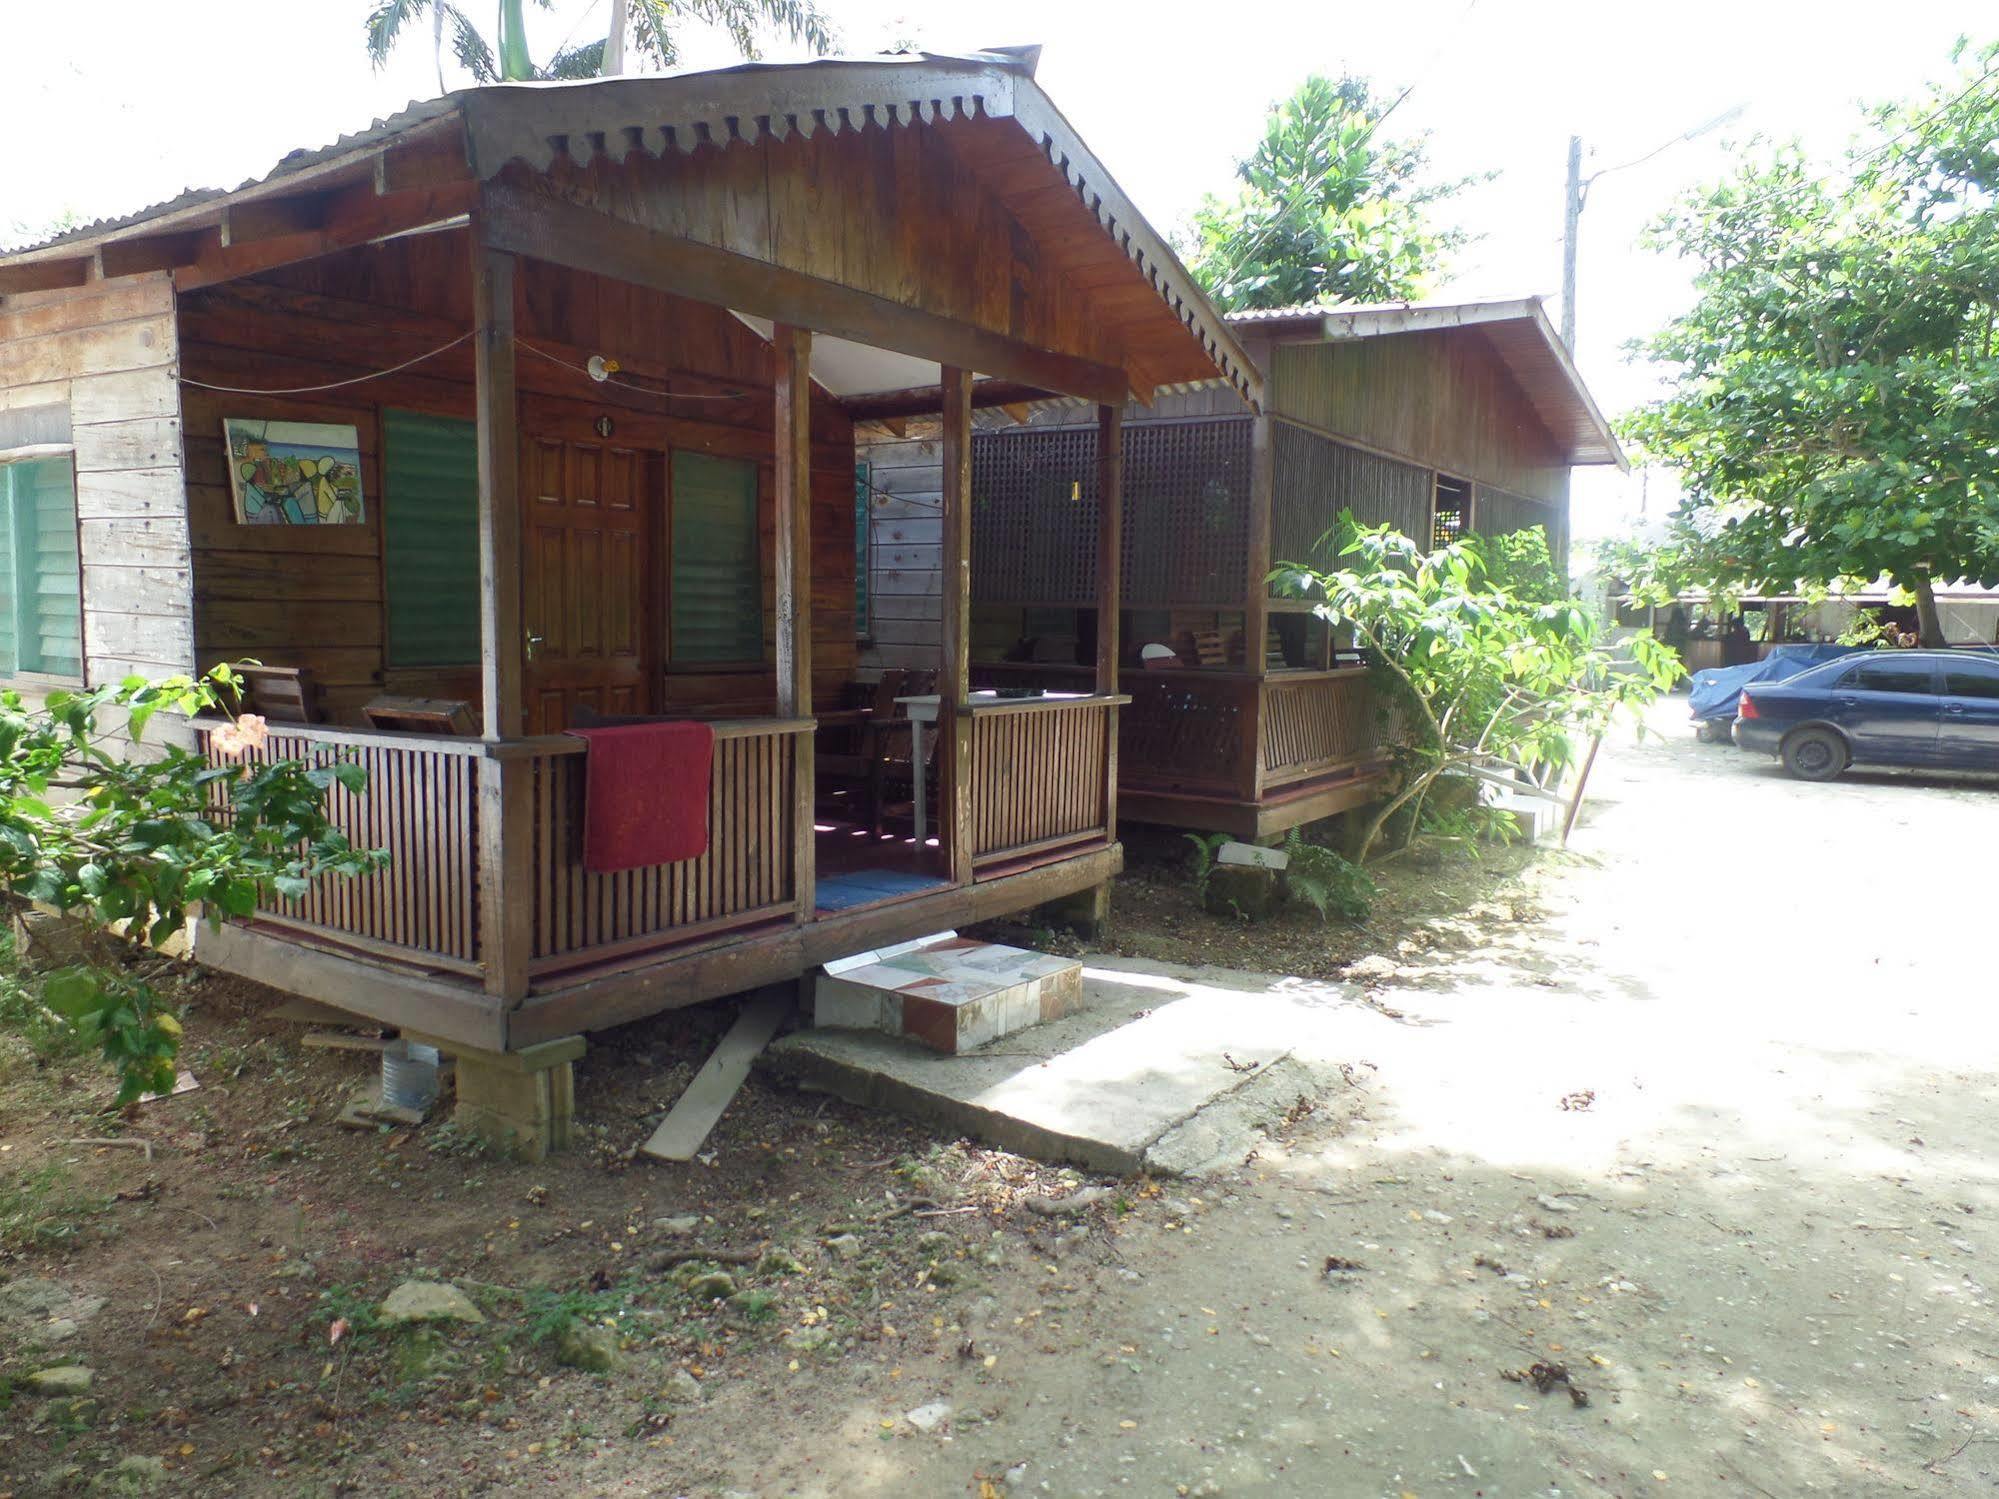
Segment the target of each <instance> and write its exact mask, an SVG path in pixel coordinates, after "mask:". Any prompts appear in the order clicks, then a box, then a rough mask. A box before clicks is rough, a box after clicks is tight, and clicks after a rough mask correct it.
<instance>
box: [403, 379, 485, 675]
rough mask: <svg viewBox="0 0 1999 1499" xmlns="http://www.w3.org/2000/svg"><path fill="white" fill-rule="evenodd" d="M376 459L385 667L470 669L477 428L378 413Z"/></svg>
mask: <svg viewBox="0 0 1999 1499" xmlns="http://www.w3.org/2000/svg"><path fill="white" fill-rule="evenodd" d="M382 454H383V489H384V491H385V500H386V502H385V503H384V505H383V506H382V526H383V546H384V549H385V552H386V556H385V559H384V561H385V565H386V577H387V587H388V595H389V639H388V662H389V665H391V666H464V665H468V664H470V663H474V662H477V661H478V659H479V448H478V428H477V426H476V424H474V423H472V422H468V421H461V420H459V419H458V418H456V417H448V416H423V415H420V414H418V413H416V412H414V411H387V412H384V413H383V415H382Z"/></svg>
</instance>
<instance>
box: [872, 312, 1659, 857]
mask: <svg viewBox="0 0 1999 1499" xmlns="http://www.w3.org/2000/svg"><path fill="white" fill-rule="evenodd" d="M1228 325H1229V328H1230V330H1231V331H1232V332H1233V333H1234V335H1235V336H1236V337H1237V338H1238V339H1240V340H1241V342H1242V344H1243V347H1244V348H1245V349H1246V350H1247V351H1248V352H1249V354H1250V356H1251V358H1252V359H1253V360H1255V362H1256V363H1257V364H1258V365H1259V366H1260V367H1261V368H1262V369H1263V371H1264V375H1265V401H1264V408H1263V410H1262V411H1260V412H1259V411H1257V410H1256V409H1255V408H1254V407H1253V406H1251V405H1250V404H1248V403H1246V402H1245V401H1244V399H1243V398H1242V396H1241V394H1240V393H1239V391H1237V390H1236V389H1233V388H1231V387H1230V386H1229V385H1228V384H1226V383H1225V382H1220V381H1212V380H1211V381H1207V382H1201V383H1196V384H1193V385H1190V386H1175V387H1172V388H1170V389H1168V390H1166V391H1164V392H1162V393H1161V394H1160V395H1159V396H1158V397H1157V398H1156V399H1155V401H1154V402H1153V404H1152V405H1151V406H1150V407H1140V406H1133V407H1130V408H1128V409H1127V411H1126V412H1125V422H1124V431H1123V436H1122V447H1121V453H1122V459H1123V499H1122V509H1123V517H1122V527H1123V529H1122V547H1123V558H1122V582H1123V587H1122V592H1121V601H1122V602H1121V609H1120V613H1119V615H1118V616H1117V617H1116V618H1115V620H1112V619H1111V616H1109V615H1107V614H1104V613H1103V612H1101V611H1100V610H1099V609H1098V608H1097V607H1096V605H1095V602H1094V596H1093V593H1092V586H1093V585H1092V573H1091V570H1090V568H1089V567H1088V566H1087V541H1088V538H1089V537H1091V536H1092V535H1094V534H1095V530H1096V527H1097V524H1098V513H1099V493H1100V491H1099V489H1098V487H1097V468H1096V465H1095V452H1096V442H1097V427H1096V425H1095V422H1094V420H1093V419H1092V418H1091V417H1090V413H1089V412H1088V411H1087V410H1086V409H1085V408H1083V407H1081V406H1079V405H1078V404H1077V403H1075V402H1073V401H1055V400H1050V401H1039V402H1036V401H1026V402H1025V404H1022V399H1024V398H1021V393H1018V392H1016V393H1015V395H1016V397H1017V398H1020V399H1017V400H1016V401H1015V402H1011V403H1008V405H1007V406H1006V407H1005V408H1003V409H1000V410H994V411H989V412H986V413H983V414H982V415H981V418H980V431H979V432H978V434H977V435H976V436H975V437H974V439H973V460H972V500H973V512H972V513H973V521H972V534H973V547H972V589H971V592H972V623H971V634H972V649H971V655H972V667H971V672H972V678H973V680H974V682H975V683H978V684H979V685H984V686H993V687H1001V686H1008V687H1013V686H1022V687H1043V688H1061V687H1068V688H1071V689H1073V688H1075V687H1076V686H1078V685H1080V684H1083V683H1086V682H1088V681H1090V680H1091V676H1090V672H1091V667H1090V666H1089V663H1091V662H1093V661H1095V660H1097V659H1100V658H1101V656H1102V654H1103V652H1104V650H1105V649H1106V648H1107V645H1106V640H1108V642H1109V646H1108V648H1109V649H1112V650H1114V651H1115V654H1116V657H1117V662H1118V666H1119V672H1120V676H1119V681H1120V690H1121V691H1122V692H1124V693H1125V694H1126V695H1128V696H1129V697H1130V699H1131V701H1130V703H1129V704H1128V705H1127V706H1125V707H1124V708H1123V709H1122V710H1121V712H1120V715H1119V721H1118V728H1119V740H1118V781H1119V804H1118V805H1119V811H1120V813H1121V815H1123V816H1124V817H1125V818H1126V819H1128V820H1132V821H1139V822H1157V823H1164V824H1168V825H1173V826H1179V827H1186V828H1201V829H1212V830H1216V831H1222V832H1228V833H1232V834H1235V835H1236V836H1238V837H1244V838H1261V837H1269V836H1272V835H1274V834H1278V833H1282V832H1284V831H1285V830H1286V829H1289V828H1292V827H1296V826H1299V825H1300V824H1303V823H1306V822H1311V821H1314V820H1316V819H1318V818H1322V817H1327V816H1331V815H1333V814H1335V813H1338V812H1340V811H1343V810H1345V809H1347V808H1349V807H1353V806H1356V805H1359V804H1360V803H1362V802H1364V801H1368V800H1371V799H1372V797H1373V795H1374V788H1375V785H1376V782H1377V779H1378V775H1377V753H1376V745H1375V735H1376V723H1375V718H1376V714H1375V712H1374V709H1373V706H1372V703H1371V702H1370V699H1369V696H1368V690H1367V674H1366V671H1365V669H1364V668H1363V667H1362V666H1360V664H1359V663H1358V661H1357V659H1356V658H1355V657H1353V656H1352V654H1351V653H1350V652H1347V651H1345V650H1343V649H1342V646H1343V644H1344V642H1341V641H1338V640H1336V638H1335V635H1334V632H1333V631H1332V630H1330V629H1329V628H1328V627H1327V626H1326V625H1325V623H1324V622H1322V621H1320V620H1318V619H1316V618H1314V617H1313V615H1312V613H1311V605H1310V603H1309V602H1308V601H1305V600H1301V599H1297V598H1287V597H1284V596H1283V590H1282V589H1281V588H1279V587H1273V586H1272V585H1271V584H1270V583H1269V582H1268V581H1267V580H1268V578H1269V574H1270V572H1271V568H1272V565H1273V564H1274V563H1281V562H1286V561H1292V562H1303V561H1314V562H1318V563H1320V564H1329V563H1330V562H1331V560H1332V559H1331V557H1330V556H1329V555H1328V552H1327V550H1326V548H1325V547H1324V545H1323V543H1324V539H1325V538H1326V537H1327V535H1328V533H1329V532H1330V530H1331V529H1332V527H1333V526H1334V523H1335V521H1336V520H1337V518H1338V516H1339V514H1340V512H1341V511H1343V510H1351V511H1352V512H1353V513H1354V515H1355V516H1356V517H1357V518H1358V519H1360V520H1361V521H1363V522H1365V523H1368V524H1373V525H1379V524H1384V523H1387V524H1393V525H1394V526H1395V527H1396V528H1398V529H1399V530H1401V531H1403V532H1405V533H1406V534H1408V535H1410V536H1412V537H1415V538H1418V539H1419V540H1428V541H1434V542H1436V543H1439V544H1441V543H1443V542H1446V541H1448V540H1450V539H1451V538H1452V537H1455V536H1457V535H1459V534H1463V533H1478V534H1484V535H1499V534H1502V533H1506V532H1511V531H1517V530H1522V529H1525V528H1527V527H1530V526H1539V527H1540V528H1541V529H1542V530H1543V531H1545V532H1546V533H1547V536H1548V539H1549V543H1550V546H1551V549H1552V550H1553V551H1554V553H1555V554H1556V557H1557V558H1558V560H1559V559H1562V558H1564V557H1565V555H1566V549H1567V539H1568V530H1569V522H1568V512H1569V470H1570V468H1571V467H1572V466H1574V465H1577V464H1616V465H1618V466H1619V467H1623V466H1624V463H1625V460H1624V455H1623V454H1622V452H1621V451H1620V450H1619V448H1618V445H1617V441H1616V439H1615V438H1614V437H1613V436H1612V434H1611V432H1610V429H1609V427H1608V426H1607V425H1606V424H1605V422H1604V419H1603V417H1602V414H1601V413H1600V412H1599V411H1598V410H1597V408H1596V404H1595V402H1594V401H1593V400H1592V399H1591V398H1590V394H1589V392H1588V391H1587V390H1586V389H1585V388H1584V386H1583V384H1582V381H1581V379H1580V377H1579V376H1578V375H1577V374H1576V370H1575V366H1574V365H1573V363H1571V361H1570V359H1569V356H1568V352H1567V350H1566V349H1564V348H1563V346H1562V344H1561V341H1560V339H1559V337H1558V336H1557V334H1556V332H1555V330H1554V328H1553V327H1552V326H1550V324H1549V322H1548V319H1547V316H1546V314H1545V313H1543V311H1542V310H1541V306H1540V303H1539V302H1538V301H1537V300H1533V299H1528V300H1522V301H1512V302H1482V303H1452V304H1436V305H1411V306H1395V307H1378V308H1370V307H1344V308H1306V309H1295V310H1287V311H1278V312H1256V313H1245V314H1240V315H1237V316H1232V317H1230V318H1229V319H1228ZM856 415H859V416H864V417H867V416H872V417H874V418H875V420H876V423H877V425H876V426H875V427H874V428H873V429H872V431H873V433H874V435H875V436H876V437H877V439H878V440H876V441H871V442H864V444H863V449H862V453H863V460H864V462H865V463H866V465H867V478H868V483H869V485H870V488H871V490H872V492H873V495H874V501H873V507H872V525H871V530H870V535H871V547H870V550H871V554H872V560H873V567H872V571H871V590H870V591H871V593H872V595H873V621H872V631H871V639H870V642H869V646H868V648H867V649H866V650H865V651H864V653H863V660H864V661H865V662H866V663H867V664H869V665H871V666H874V667H876V668H878V669H885V670H894V669H897V668H900V667H904V666H908V665H911V664H913V663H915V662H917V661H919V660H922V659H924V658H926V657H927V655H928V654H929V653H931V652H933V651H934V649H935V644H934V642H935V640H936V638H937V626H936V619H937V612H936V611H937V605H936V598H937V594H938V586H937V581H936V580H937V578H938V576H939V574H938V573H937V572H936V571H935V570H934V568H933V566H932V565H931V557H932V555H933V538H934V536H935V535H936V534H937V527H938V524H939V522H938V511H937V509H936V502H935V496H936V493H937V487H936V479H937V474H938V472H939V470H938V468H937V463H938V455H939V447H938V444H937V442H936V441H935V440H933V439H932V438H931V437H930V436H929V434H928V433H927V432H925V433H924V434H922V437H921V438H920V439H918V438H915V437H911V438H909V439H905V440H902V441H897V440H893V433H892V432H890V431H884V430H883V427H882V426H881V425H880V424H882V423H897V424H899V423H902V422H904V421H906V420H907V419H908V415H909V414H908V413H906V412H904V411H903V410H900V409H898V408H896V407H895V406H894V405H893V403H876V404H871V405H866V406H863V407H861V408H859V409H858V410H857V412H856ZM1104 621H1110V622H1111V626H1112V627H1111V628H1109V629H1105V628H1103V627H1102V622H1104ZM1252 642H1254V645H1253V647H1252V645H1251V643H1252Z"/></svg>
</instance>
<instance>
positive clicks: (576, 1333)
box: [555, 1323, 622, 1374]
mask: <svg viewBox="0 0 1999 1499" xmlns="http://www.w3.org/2000/svg"><path fill="white" fill-rule="evenodd" d="M555 1361H556V1362H557V1363H558V1364H560V1365H562V1367H563V1368H565V1369H581V1370H583V1371H585V1372H586V1373H589V1374H609V1373H610V1372H611V1371H612V1370H613V1369H615V1368H617V1367H618V1365H619V1363H620V1362H622V1355H621V1354H620V1353H619V1351H618V1334H617V1332H616V1331H615V1330H614V1329H612V1328H609V1327H603V1326H590V1325H588V1324H584V1323H571V1324H570V1325H569V1326H568V1327H565V1328H563V1329H562V1331H561V1332H559V1333H557V1334H556V1338H555Z"/></svg>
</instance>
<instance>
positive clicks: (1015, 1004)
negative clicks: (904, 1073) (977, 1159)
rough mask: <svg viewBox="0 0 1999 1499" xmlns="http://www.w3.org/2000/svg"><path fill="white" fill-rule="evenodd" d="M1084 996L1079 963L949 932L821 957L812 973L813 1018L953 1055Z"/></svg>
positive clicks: (1059, 1012)
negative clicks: (821, 966)
mask: <svg viewBox="0 0 1999 1499" xmlns="http://www.w3.org/2000/svg"><path fill="white" fill-rule="evenodd" d="M1082 1002H1083V965H1082V964H1081V963H1078V962H1075V961H1074V960H1073V959H1069V958H1056V957H1050V956H1049V955H1048V954H1046V953H1037V952H1029V951H1028V950H1026V949H1025V948H1020V947H1006V946H1003V945H1001V944H999V943H997V942H977V941H974V940H972V939H971V938H969V937H959V936H957V935H955V934H953V933H949V932H946V933H943V934H941V935H939V936H936V937H929V938H924V939H922V940H921V941H920V942H915V943H904V944H902V945H900V946H898V947H893V948H887V949H883V950H881V951H878V952H867V953H856V954H855V955H854V956H852V957H849V958H843V959H841V960H840V961H838V962H835V963H828V964H827V965H826V970H825V972H823V973H820V974H818V975H816V976H815V978H814V980H813V986H812V1023H813V1024H814V1025H815V1026H819V1027H823V1028H829V1029H839V1030H861V1031H879V1032H881V1033H883V1034H885V1035H890V1036H905V1037H907V1038H909V1039H910V1040H912V1041H915V1042H918V1043H920V1044H921V1045H924V1046H927V1047H929V1048H930V1049H931V1050H933V1051H941V1052H944V1053H946V1054H948V1055H951V1056H956V1055H959V1054H960V1053H963V1052H967V1051H971V1050H973V1049H974V1048H976V1047H980V1046H984V1045H986V1044H987V1043H989V1042H992V1041H996V1040H998V1039H999V1038H1000V1037H1002V1036H1009V1035H1012V1034H1013V1033H1014V1032H1016V1031H1020V1030H1025V1029H1026V1028H1027V1027H1028V1026H1031V1025H1039V1024H1041V1023H1042V1022H1043V1021H1047V1020H1057V1019H1060V1018H1061V1017H1062V1016H1064V1015H1068V1014H1071V1013H1072V1012H1074V1011H1075V1010H1076V1009H1077V1008H1079V1007H1080V1006H1081V1004H1082Z"/></svg>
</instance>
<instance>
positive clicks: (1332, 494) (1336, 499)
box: [1270, 421, 1432, 567]
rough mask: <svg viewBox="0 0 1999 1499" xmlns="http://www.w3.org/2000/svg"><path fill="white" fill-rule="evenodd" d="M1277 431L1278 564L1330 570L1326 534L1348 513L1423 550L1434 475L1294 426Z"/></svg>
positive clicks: (1273, 524) (1273, 543)
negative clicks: (1413, 540) (1407, 538)
mask: <svg viewBox="0 0 1999 1499" xmlns="http://www.w3.org/2000/svg"><path fill="white" fill-rule="evenodd" d="M1271 430H1272V443H1271V458H1272V466H1273V469H1274V474H1273V476H1272V487H1273V496H1272V510H1271V517H1270V557H1271V560H1272V561H1273V562H1314V563H1317V564H1318V565H1320V566H1322V567H1323V566H1328V565H1330V564H1331V562H1332V560H1333V558H1332V551H1333V548H1332V546H1331V545H1330V541H1331V538H1330V537H1328V535H1327V533H1328V532H1330V531H1331V530H1332V529H1333V526H1334V523H1335V522H1336V521H1337V520H1338V519H1339V515H1340V512H1341V511H1342V510H1351V511H1352V512H1353V513H1354V518H1355V519H1356V520H1358V521H1359V522H1360V523H1361V524H1363V525H1368V526H1379V525H1382V524H1387V525H1392V526H1394V527H1395V529H1396V530H1398V531H1400V532H1402V534H1403V535H1405V536H1413V537H1415V538H1416V539H1417V540H1418V541H1419V542H1420V541H1422V540H1423V539H1424V538H1426V537H1427V536H1428V535H1429V533H1430V487H1431V483H1432V475H1431V472H1430V470H1429V469H1426V468H1418V467H1416V466H1415V465H1414V464H1410V463H1398V462H1397V461H1395V460H1394V459H1392V458H1380V457H1377V456H1376V455H1375V454H1373V453H1368V452H1363V451H1362V450H1361V449H1359V448H1353V447H1348V446H1347V445H1346V444H1345V443H1343V442H1334V441H1333V440H1332V439H1331V438H1329V437H1321V436H1319V435H1318V434H1317V433H1316V432H1307V431H1305V430H1303V429H1302V428H1299V427H1294V426H1292V425H1291V424H1290V423H1288V422H1281V421H1280V422H1273V423H1272V424H1271ZM1322 541H1324V542H1326V543H1327V544H1326V545H1321V543H1322Z"/></svg>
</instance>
